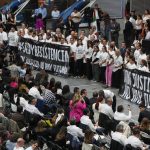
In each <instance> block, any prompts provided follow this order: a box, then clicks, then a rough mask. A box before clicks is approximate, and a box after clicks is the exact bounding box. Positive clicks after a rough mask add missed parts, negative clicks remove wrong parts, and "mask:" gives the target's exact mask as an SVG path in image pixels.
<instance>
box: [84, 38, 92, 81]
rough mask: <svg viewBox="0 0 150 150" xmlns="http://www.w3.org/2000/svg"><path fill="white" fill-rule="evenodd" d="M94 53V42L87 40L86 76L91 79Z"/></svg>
mask: <svg viewBox="0 0 150 150" xmlns="http://www.w3.org/2000/svg"><path fill="white" fill-rule="evenodd" d="M92 54H93V44H92V42H91V41H88V42H87V48H86V49H85V62H86V76H87V78H88V79H89V80H91V79H92V65H91V61H92Z"/></svg>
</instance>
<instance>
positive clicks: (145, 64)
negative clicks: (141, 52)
mask: <svg viewBox="0 0 150 150" xmlns="http://www.w3.org/2000/svg"><path fill="white" fill-rule="evenodd" d="M141 62H142V63H143V65H144V66H146V67H147V61H146V60H144V59H142V60H141Z"/></svg>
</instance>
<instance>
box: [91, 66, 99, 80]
mask: <svg viewBox="0 0 150 150" xmlns="http://www.w3.org/2000/svg"><path fill="white" fill-rule="evenodd" d="M92 74H93V80H95V81H97V82H99V77H100V69H99V64H93V65H92Z"/></svg>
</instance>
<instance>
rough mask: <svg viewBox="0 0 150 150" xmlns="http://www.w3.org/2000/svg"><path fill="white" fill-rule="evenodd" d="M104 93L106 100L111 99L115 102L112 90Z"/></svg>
mask: <svg viewBox="0 0 150 150" xmlns="http://www.w3.org/2000/svg"><path fill="white" fill-rule="evenodd" d="M103 91H104V94H105V98H108V97H111V99H112V100H113V97H114V95H115V94H114V93H113V92H112V91H110V90H103Z"/></svg>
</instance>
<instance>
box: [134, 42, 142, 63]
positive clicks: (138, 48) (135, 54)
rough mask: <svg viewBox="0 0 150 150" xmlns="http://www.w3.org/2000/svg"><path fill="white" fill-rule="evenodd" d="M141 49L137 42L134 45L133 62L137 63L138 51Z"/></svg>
mask: <svg viewBox="0 0 150 150" xmlns="http://www.w3.org/2000/svg"><path fill="white" fill-rule="evenodd" d="M141 47H142V44H141V43H139V42H137V43H136V44H135V48H136V49H135V51H134V58H135V61H136V62H137V61H138V58H139V56H140V50H141Z"/></svg>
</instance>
